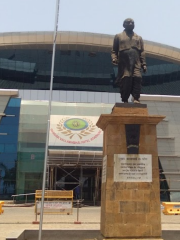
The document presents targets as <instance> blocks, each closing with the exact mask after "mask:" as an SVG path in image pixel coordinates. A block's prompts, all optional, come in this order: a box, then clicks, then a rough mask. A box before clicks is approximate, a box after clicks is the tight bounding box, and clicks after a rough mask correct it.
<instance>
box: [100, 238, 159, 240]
mask: <svg viewBox="0 0 180 240" xmlns="http://www.w3.org/2000/svg"><path fill="white" fill-rule="evenodd" d="M97 240H98V239H97ZM102 240H163V239H162V238H102Z"/></svg>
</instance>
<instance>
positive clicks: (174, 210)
mask: <svg viewBox="0 0 180 240" xmlns="http://www.w3.org/2000/svg"><path fill="white" fill-rule="evenodd" d="M162 205H163V206H164V210H163V211H162V212H163V213H164V214H165V215H180V202H162Z"/></svg>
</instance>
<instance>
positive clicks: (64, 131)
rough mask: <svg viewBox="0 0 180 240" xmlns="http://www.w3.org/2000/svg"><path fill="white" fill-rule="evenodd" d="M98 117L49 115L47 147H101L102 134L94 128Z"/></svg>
mask: <svg viewBox="0 0 180 240" xmlns="http://www.w3.org/2000/svg"><path fill="white" fill-rule="evenodd" d="M98 119H99V116H93V117H91V116H67V115H51V118H50V133H49V146H88V147H102V146H103V132H102V130H101V129H100V128H98V127H97V126H96V122H97V121H98Z"/></svg>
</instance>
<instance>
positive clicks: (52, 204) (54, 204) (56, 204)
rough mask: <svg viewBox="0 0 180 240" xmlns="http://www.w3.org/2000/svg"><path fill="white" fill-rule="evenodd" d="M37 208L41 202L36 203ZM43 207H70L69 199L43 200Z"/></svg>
mask: <svg viewBox="0 0 180 240" xmlns="http://www.w3.org/2000/svg"><path fill="white" fill-rule="evenodd" d="M37 208H38V209H40V208H41V202H38V203H37ZM44 208H45V209H71V208H72V202H71V201H59V202H44Z"/></svg>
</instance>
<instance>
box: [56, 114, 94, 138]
mask: <svg viewBox="0 0 180 240" xmlns="http://www.w3.org/2000/svg"><path fill="white" fill-rule="evenodd" d="M95 129H96V126H95V125H94V124H93V122H92V121H91V120H90V119H87V118H63V119H61V120H60V122H59V123H58V124H57V130H58V131H59V132H61V133H62V134H63V135H65V136H68V137H69V138H70V139H72V138H73V136H75V135H77V136H78V137H79V138H80V139H82V138H83V137H85V136H88V135H89V134H92V133H93V132H94V131H95Z"/></svg>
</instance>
